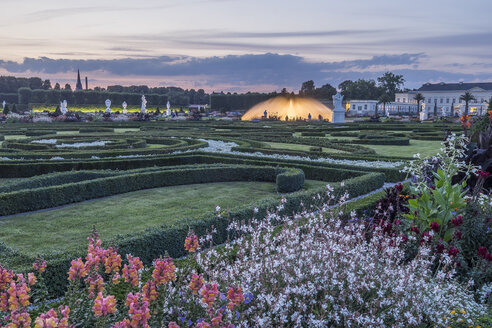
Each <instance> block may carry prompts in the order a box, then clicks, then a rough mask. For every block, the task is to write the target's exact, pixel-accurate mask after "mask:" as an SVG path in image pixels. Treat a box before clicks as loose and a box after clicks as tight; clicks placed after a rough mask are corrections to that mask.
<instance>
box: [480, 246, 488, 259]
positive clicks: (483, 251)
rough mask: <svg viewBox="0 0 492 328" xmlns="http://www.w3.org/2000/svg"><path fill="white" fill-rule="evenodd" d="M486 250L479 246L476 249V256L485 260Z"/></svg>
mask: <svg viewBox="0 0 492 328" xmlns="http://www.w3.org/2000/svg"><path fill="white" fill-rule="evenodd" d="M487 253H488V252H487V248H485V247H483V246H481V247H479V248H478V251H477V255H478V256H480V257H483V258H485V257H486V256H487Z"/></svg>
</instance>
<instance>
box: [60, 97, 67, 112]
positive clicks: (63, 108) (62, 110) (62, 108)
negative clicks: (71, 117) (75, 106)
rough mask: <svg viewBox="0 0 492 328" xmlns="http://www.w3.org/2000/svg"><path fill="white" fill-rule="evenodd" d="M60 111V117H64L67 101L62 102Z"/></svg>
mask: <svg viewBox="0 0 492 328" xmlns="http://www.w3.org/2000/svg"><path fill="white" fill-rule="evenodd" d="M60 111H61V113H62V115H65V114H66V113H67V112H68V109H67V101H66V100H63V101H62V102H61V103H60Z"/></svg>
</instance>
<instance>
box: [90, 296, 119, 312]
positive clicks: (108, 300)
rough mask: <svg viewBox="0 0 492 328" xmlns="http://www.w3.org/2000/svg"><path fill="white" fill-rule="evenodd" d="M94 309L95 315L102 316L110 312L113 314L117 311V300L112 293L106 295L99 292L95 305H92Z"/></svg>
mask: <svg viewBox="0 0 492 328" xmlns="http://www.w3.org/2000/svg"><path fill="white" fill-rule="evenodd" d="M92 311H93V312H94V316H96V317H101V316H106V315H108V314H112V313H115V312H116V300H115V298H114V296H112V295H110V296H108V297H104V296H103V294H102V293H101V292H99V293H98V294H97V297H96V300H95V301H94V305H93V306H92Z"/></svg>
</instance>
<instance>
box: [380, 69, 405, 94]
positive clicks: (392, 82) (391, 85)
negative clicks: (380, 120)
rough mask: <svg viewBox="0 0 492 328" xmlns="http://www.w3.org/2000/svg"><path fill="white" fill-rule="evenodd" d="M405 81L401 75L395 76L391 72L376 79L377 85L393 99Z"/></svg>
mask: <svg viewBox="0 0 492 328" xmlns="http://www.w3.org/2000/svg"><path fill="white" fill-rule="evenodd" d="M404 83H405V79H404V78H403V75H395V74H393V73H391V72H386V73H384V74H383V76H380V77H378V84H379V86H380V87H381V88H383V90H384V91H385V92H386V93H387V94H388V96H389V97H390V98H391V99H393V98H395V93H396V92H398V91H400V86H403V84H404Z"/></svg>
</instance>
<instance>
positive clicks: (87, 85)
mask: <svg viewBox="0 0 492 328" xmlns="http://www.w3.org/2000/svg"><path fill="white" fill-rule="evenodd" d="M85 90H89V81H88V80H87V76H86V77H85Z"/></svg>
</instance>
